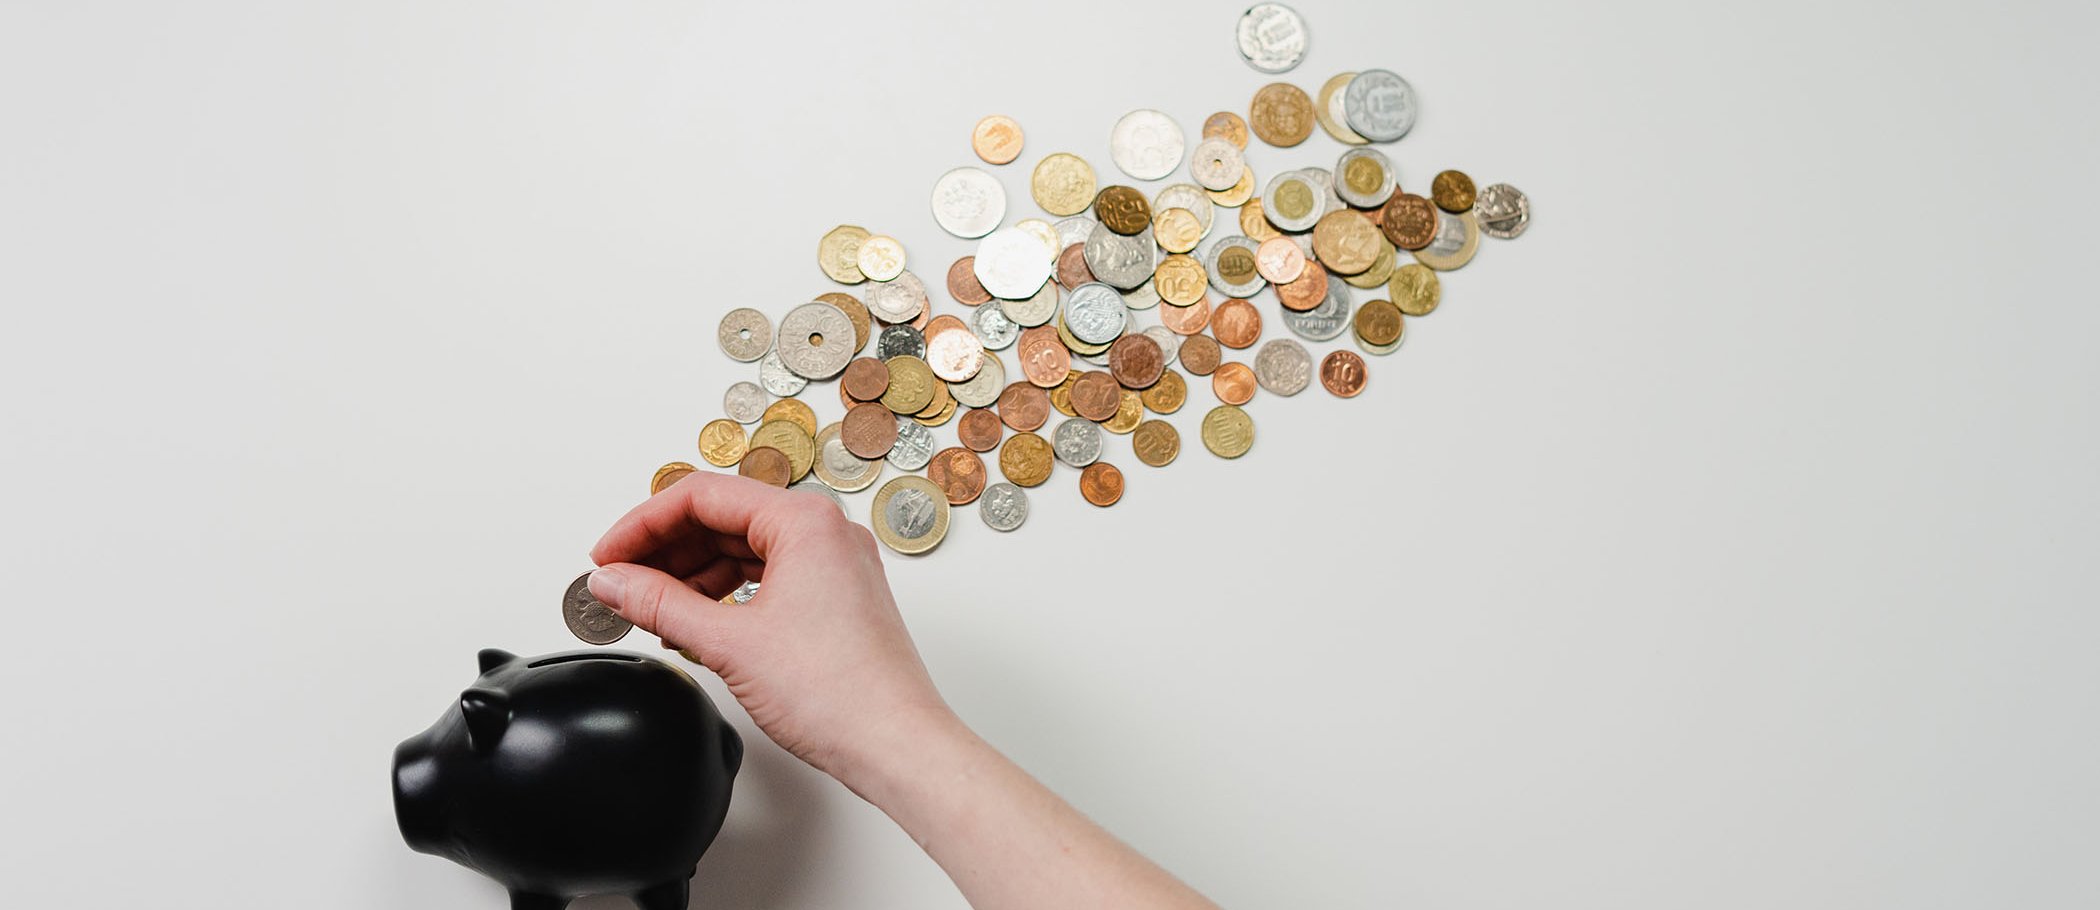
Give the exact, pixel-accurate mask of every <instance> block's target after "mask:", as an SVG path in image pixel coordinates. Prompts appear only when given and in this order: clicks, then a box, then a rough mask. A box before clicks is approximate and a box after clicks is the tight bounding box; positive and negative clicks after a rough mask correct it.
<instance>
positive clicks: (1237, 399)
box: [1210, 360, 1259, 404]
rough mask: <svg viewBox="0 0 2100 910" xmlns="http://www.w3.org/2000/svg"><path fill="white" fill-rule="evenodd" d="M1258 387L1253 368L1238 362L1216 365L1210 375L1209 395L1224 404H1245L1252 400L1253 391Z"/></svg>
mask: <svg viewBox="0 0 2100 910" xmlns="http://www.w3.org/2000/svg"><path fill="white" fill-rule="evenodd" d="M1257 385H1259V381H1258V380H1257V379H1256V378H1255V375H1254V368H1253V367H1250V366H1248V365H1246V364H1244V363H1240V362H1239V361H1236V360H1235V361H1227V362H1225V363H1221V364H1218V368H1217V369H1216V370H1213V371H1211V374H1210V391H1211V394H1213V395H1216V396H1218V400H1219V401H1222V402H1225V403H1226V404H1246V403H1247V402H1249V401H1252V400H1254V389H1255V388H1256V386H1257Z"/></svg>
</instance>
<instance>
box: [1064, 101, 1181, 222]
mask: <svg viewBox="0 0 2100 910" xmlns="http://www.w3.org/2000/svg"><path fill="white" fill-rule="evenodd" d="M1185 151H1187V147H1186V145H1184V140H1183V139H1182V135H1181V125H1180V124H1178V123H1175V122H1174V118H1172V117H1169V116H1167V115H1165V114H1162V113H1160V112H1158V111H1155V110H1150V109H1139V110H1135V111H1131V112H1130V113H1128V114H1124V115H1123V117H1122V119H1119V120H1117V121H1116V125H1115V128H1114V129H1113V130H1111V131H1110V132H1109V134H1108V156H1109V158H1110V159H1112V160H1114V161H1115V163H1116V167H1117V168H1119V169H1121V170H1122V171H1123V173H1125V174H1129V175H1130V176H1132V177H1136V178H1137V179H1139V180H1158V179H1159V178H1161V177H1165V176H1167V175H1168V174H1171V173H1174V169H1175V168H1176V167H1179V166H1180V165H1181V156H1182V153H1183V152H1185ZM1053 214H1070V213H1069V212H1060V213H1053Z"/></svg>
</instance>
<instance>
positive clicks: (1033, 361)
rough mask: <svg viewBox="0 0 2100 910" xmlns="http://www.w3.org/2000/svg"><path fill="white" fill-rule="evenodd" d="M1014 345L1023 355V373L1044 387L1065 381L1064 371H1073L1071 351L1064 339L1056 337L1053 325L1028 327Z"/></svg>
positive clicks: (1030, 380)
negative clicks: (1066, 346)
mask: <svg viewBox="0 0 2100 910" xmlns="http://www.w3.org/2000/svg"><path fill="white" fill-rule="evenodd" d="M1015 344H1016V350H1017V351H1018V352H1019V353H1020V355H1021V375H1023V376H1026V377H1028V381H1029V382H1032V383H1035V384H1036V385H1037V386H1039V387H1041V388H1045V389H1047V388H1049V387H1051V386H1054V385H1056V384H1058V383H1060V382H1063V381H1064V380H1065V374H1066V373H1069V372H1071V371H1072V352H1071V351H1070V350H1068V349H1066V348H1065V342H1064V339H1062V338H1059V337H1057V329H1056V328H1055V327H1053V326H1047V325H1039V326H1036V327H1035V328H1032V329H1028V330H1025V331H1023V332H1022V333H1021V339H1020V341H1018V342H1015Z"/></svg>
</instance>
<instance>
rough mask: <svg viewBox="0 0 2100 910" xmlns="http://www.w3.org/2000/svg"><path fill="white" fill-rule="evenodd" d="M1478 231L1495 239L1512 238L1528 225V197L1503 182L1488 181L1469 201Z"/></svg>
mask: <svg viewBox="0 0 2100 910" xmlns="http://www.w3.org/2000/svg"><path fill="white" fill-rule="evenodd" d="M1473 214H1475V215H1477V216H1479V218H1480V232H1481V233H1483V234H1486V235H1488V236H1489V237H1493V238H1495V239H1497V240H1514V239H1516V237H1517V235H1519V234H1522V233H1524V229H1525V228H1527V227H1530V226H1531V197H1529V196H1526V195H1524V191H1523V190H1520V189H1517V188H1516V187H1513V186H1510V185H1509V184H1507V183H1494V184H1489V185H1488V187H1487V189H1484V190H1481V191H1480V197H1479V198H1478V199H1476V200H1474V202H1473Z"/></svg>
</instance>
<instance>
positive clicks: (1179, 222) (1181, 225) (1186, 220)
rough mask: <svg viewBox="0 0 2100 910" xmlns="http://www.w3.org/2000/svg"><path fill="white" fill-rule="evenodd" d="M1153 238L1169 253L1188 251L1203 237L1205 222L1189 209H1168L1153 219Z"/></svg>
mask: <svg viewBox="0 0 2100 910" xmlns="http://www.w3.org/2000/svg"><path fill="white" fill-rule="evenodd" d="M1152 239H1153V241H1154V242H1157V243H1158V244H1159V248H1160V249H1163V250H1166V251H1167V252H1169V253H1186V252H1188V251H1190V250H1193V249H1195V248H1196V244H1197V242H1199V241H1201V240H1202V239H1203V222H1202V221H1200V220H1198V219H1197V218H1196V214H1195V213H1194V212H1191V211H1189V210H1188V209H1178V208H1177V209H1167V210H1166V211H1163V212H1160V213H1159V215H1158V217H1155V218H1153V219H1152Z"/></svg>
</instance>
